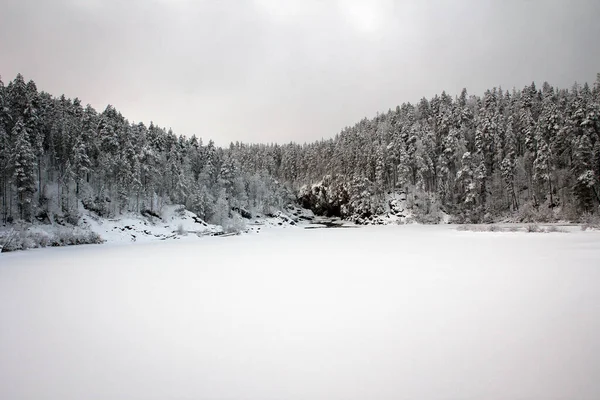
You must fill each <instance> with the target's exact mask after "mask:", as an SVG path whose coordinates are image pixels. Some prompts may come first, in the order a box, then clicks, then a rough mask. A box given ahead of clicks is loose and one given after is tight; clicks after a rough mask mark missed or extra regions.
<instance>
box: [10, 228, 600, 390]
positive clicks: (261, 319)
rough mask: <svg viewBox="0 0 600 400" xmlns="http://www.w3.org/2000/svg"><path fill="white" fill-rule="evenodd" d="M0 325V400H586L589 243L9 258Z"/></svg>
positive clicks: (140, 247)
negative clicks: (575, 399) (416, 399)
mask: <svg viewBox="0 0 600 400" xmlns="http://www.w3.org/2000/svg"><path fill="white" fill-rule="evenodd" d="M0 321H1V324H0V355H1V356H0V398H2V399H61V400H70V399H82V398H95V399H166V398H168V399H217V398H218V399H261V400H262V399H367V398H372V399H375V398H376V399H415V398H418V399H456V398H461V399H479V398H485V399H516V398H544V399H564V398H577V399H597V398H600V383H599V382H598V379H597V377H598V376H600V232H580V231H572V232H570V233H568V234H561V233H551V234H532V233H524V232H517V233H507V232H485V233H476V232H458V231H456V230H455V227H451V226H421V225H405V226H377V227H361V228H356V229H312V230H304V229H264V230H263V231H262V232H261V234H260V235H243V236H235V237H227V238H220V237H205V238H203V239H202V240H191V239H190V240H186V239H185V238H184V239H183V240H178V241H158V242H151V243H150V242H148V243H139V242H138V243H134V244H131V245H128V246H118V245H116V244H105V245H89V246H88V245H85V246H76V247H69V248H51V249H43V250H30V251H26V252H16V253H8V254H3V255H2V256H1V257H0Z"/></svg>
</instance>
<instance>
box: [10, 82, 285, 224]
mask: <svg viewBox="0 0 600 400" xmlns="http://www.w3.org/2000/svg"><path fill="white" fill-rule="evenodd" d="M242 161H243V160H241V159H236V158H235V157H234V156H233V153H232V152H230V151H229V150H227V149H222V148H219V147H216V146H215V145H214V143H213V142H212V141H210V142H208V143H207V144H206V145H205V144H203V143H202V140H201V139H198V138H196V137H195V136H193V137H191V138H185V137H183V136H176V135H175V134H174V133H173V132H171V131H170V130H168V131H167V130H165V129H163V128H160V127H157V126H155V125H154V124H152V123H151V124H150V125H149V126H145V125H144V124H142V123H139V124H133V123H129V122H128V121H127V120H126V119H125V118H124V117H123V116H122V115H121V114H120V113H119V112H117V110H115V109H114V107H112V106H110V105H109V106H108V107H107V108H106V109H105V110H104V111H103V112H102V113H98V112H96V110H94V109H93V108H92V107H91V106H89V105H88V106H86V107H83V106H82V104H81V102H80V101H79V100H78V99H74V100H71V99H67V98H65V97H64V96H62V97H59V98H55V97H52V96H51V95H50V94H48V93H44V92H38V90H37V88H36V85H35V83H34V82H33V81H29V82H27V83H26V82H25V80H24V79H23V76H21V75H18V76H17V77H16V78H15V79H14V80H13V81H12V82H10V83H8V84H7V85H6V86H5V85H4V84H3V83H2V82H1V81H0V199H1V202H0V213H1V217H2V220H3V222H4V223H6V222H12V221H15V220H25V221H32V220H33V219H35V218H37V219H39V220H40V221H47V220H49V219H51V218H52V217H53V216H55V215H56V214H59V215H61V216H63V217H71V218H72V219H75V220H76V219H77V216H78V215H79V212H78V208H79V205H80V204H82V206H83V207H85V208H87V209H89V210H92V211H95V212H96V213H97V214H99V215H101V216H105V217H114V216H118V215H119V214H122V213H124V212H143V211H146V210H147V211H150V212H156V211H158V210H159V209H160V207H161V206H162V205H163V204H165V203H173V204H183V205H185V206H186V207H187V208H188V209H190V210H192V211H194V212H196V213H198V215H199V216H201V217H202V218H204V219H206V220H208V221H211V222H215V223H218V224H223V223H224V221H225V220H226V219H227V218H229V217H231V216H232V210H233V209H239V210H246V211H247V210H252V211H255V210H256V211H257V212H261V213H262V212H270V211H272V210H274V209H280V208H281V207H283V206H284V205H285V203H286V202H289V201H290V199H292V198H293V196H292V195H291V193H290V192H289V191H288V190H286V189H285V187H284V186H283V185H281V184H280V183H279V182H278V181H276V180H275V179H274V178H273V176H275V175H276V172H275V170H274V168H275V166H273V165H266V164H265V165H263V166H262V167H259V168H257V167H253V168H244V164H243V162H242ZM238 214H239V213H238Z"/></svg>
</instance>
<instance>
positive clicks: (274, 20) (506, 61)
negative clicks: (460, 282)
mask: <svg viewBox="0 0 600 400" xmlns="http://www.w3.org/2000/svg"><path fill="white" fill-rule="evenodd" d="M599 15H600V1H598V0H570V1H569V0H562V1H561V0H495V1H493V0H462V1H461V0H447V1H446V0H397V1H392V0H337V1H336V0H330V1H326V0H322V1H318V0H302V1H300V0H298V1H283V0H235V1H234V0H229V1H217V0H211V1H209V0H196V1H193V0H154V1H150V0H148V1H142V0H133V1H125V0H2V5H1V7H0V75H1V76H2V78H3V80H4V81H5V82H7V81H9V80H11V79H13V78H14V76H15V75H16V74H17V72H21V73H22V74H23V75H24V76H25V78H26V79H33V80H34V81H35V82H36V83H37V85H38V89H40V90H45V91H48V92H50V93H52V94H54V95H60V94H62V93H64V94H65V95H67V96H68V97H79V98H80V99H81V100H82V101H83V102H84V103H90V104H92V105H93V106H94V107H95V108H96V109H98V110H99V111H101V110H103V109H104V108H105V107H106V105H107V104H112V105H114V106H115V107H116V108H117V109H118V110H120V111H121V112H122V113H123V115H125V117H127V118H128V119H129V120H130V121H136V122H138V121H143V122H145V123H148V122H149V121H151V120H152V121H154V122H155V123H157V124H158V125H160V126H165V127H172V128H173V130H174V132H175V133H177V134H184V135H192V134H196V135H197V136H200V137H202V138H204V140H205V141H206V140H207V139H209V138H212V139H213V140H215V142H216V143H217V144H221V145H225V144H227V143H229V142H230V141H235V140H240V141H243V142H272V141H274V142H280V143H282V142H287V141H290V140H294V141H299V142H304V141H312V140H315V139H320V138H322V137H324V138H328V137H332V136H333V135H335V134H336V133H337V132H339V131H340V130H341V129H342V128H343V127H344V126H347V125H352V124H354V123H355V122H357V121H358V120H360V119H361V118H362V117H365V116H368V117H373V116H374V115H375V114H376V113H377V111H385V110H387V109H389V108H393V107H395V106H396V105H397V104H401V103H403V102H407V101H410V102H415V101H418V100H419V99H420V98H421V97H423V96H426V97H431V96H433V95H434V94H436V93H440V92H441V91H442V90H446V91H447V92H448V93H450V94H452V95H456V94H458V93H459V92H460V90H461V89H462V88H463V87H466V88H467V89H468V90H469V92H470V93H473V94H481V93H482V92H483V91H484V90H485V89H487V88H490V87H493V86H498V85H501V86H502V87H503V88H504V89H510V88H512V87H513V86H516V87H519V88H520V87H522V86H524V85H525V84H528V83H531V82H532V81H536V82H540V83H541V82H543V81H545V80H546V81H549V82H550V83H551V84H553V85H555V86H560V87H570V86H571V85H572V83H573V82H575V81H578V82H585V81H588V82H590V83H592V82H593V81H594V80H595V77H596V73H597V72H600V45H599V44H598V38H600V24H599V23H598V16H599Z"/></svg>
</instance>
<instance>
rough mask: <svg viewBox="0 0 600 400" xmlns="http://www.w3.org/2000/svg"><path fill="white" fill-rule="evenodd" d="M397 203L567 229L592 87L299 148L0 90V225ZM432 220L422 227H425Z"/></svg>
mask: <svg viewBox="0 0 600 400" xmlns="http://www.w3.org/2000/svg"><path fill="white" fill-rule="evenodd" d="M393 192H404V193H407V194H408V195H409V197H411V198H412V199H415V198H418V199H420V200H419V201H418V202H417V201H415V202H414V204H412V205H413V206H414V208H415V214H416V215H418V216H420V218H421V220H422V221H424V222H437V216H436V214H435V212H436V211H437V210H443V211H444V212H446V213H448V214H450V215H451V216H452V218H453V220H454V221H455V222H492V221H495V220H500V219H510V218H513V219H518V220H540V221H542V220H555V219H566V220H571V221H575V220H578V219H580V218H581V217H582V216H584V215H586V214H590V213H598V205H599V204H600V74H598V77H597V80H596V82H595V83H594V85H593V87H591V88H590V86H589V85H588V84H584V85H583V86H581V85H577V84H575V85H574V86H573V87H572V88H571V89H570V90H568V89H557V88H554V87H552V86H551V85H550V84H548V83H544V84H543V85H542V87H541V88H537V87H536V85H535V84H532V85H530V86H526V87H524V88H523V89H522V90H512V91H503V90H502V89H500V88H493V89H490V90H487V91H486V92H485V93H484V94H483V96H482V97H479V96H474V95H468V94H467V91H466V89H463V91H462V93H461V94H460V95H459V96H458V97H455V98H453V97H452V96H450V95H448V94H446V93H445V92H442V93H441V94H440V95H436V96H435V97H434V98H432V99H430V100H427V99H425V98H423V99H422V100H421V101H420V102H418V104H410V103H405V104H403V105H401V106H398V107H396V109H394V110H389V111H388V112H386V113H382V114H379V115H377V116H376V117H375V118H372V119H363V120H362V121H360V122H358V123H357V124H356V125H354V126H352V127H348V128H345V129H344V130H343V131H342V132H341V133H339V134H337V135H336V136H335V137H334V138H332V139H329V140H322V141H318V142H314V143H310V144H296V143H289V144H283V145H279V144H243V143H239V142H236V143H232V144H231V145H230V146H229V148H219V147H216V146H215V145H214V143H213V142H212V141H209V142H208V143H207V144H204V143H203V141H202V140H201V139H198V138H197V137H196V136H192V137H189V138H186V137H184V136H176V135H175V134H174V133H173V132H172V131H171V130H165V129H163V128H160V127H158V126H156V125H154V124H153V123H150V125H149V126H146V125H144V124H142V123H137V124H133V123H130V122H129V121H128V120H127V119H125V117H123V116H122V115H121V114H120V113H119V112H118V111H117V110H115V108H114V107H112V106H110V105H109V106H108V107H107V108H106V109H105V110H104V111H103V112H101V113H98V112H97V111H96V110H94V109H93V108H92V107H91V106H89V105H88V106H85V107H84V106H83V105H82V104H81V102H80V100H78V99H73V100H71V99H67V98H65V97H64V96H61V97H53V96H52V95H50V94H48V93H45V92H39V91H38V90H37V87H36V85H35V83H34V82H33V81H29V82H26V81H25V80H24V78H23V76H21V75H20V74H19V75H17V77H16V78H15V79H14V80H13V81H11V82H9V83H8V84H7V85H4V84H3V83H2V81H1V80H0V213H1V218H2V221H3V222H4V223H10V222H14V221H17V220H23V221H33V220H34V219H38V220H40V221H49V220H50V217H49V216H51V215H52V214H56V213H60V214H63V215H65V216H70V217H71V218H72V220H74V221H76V220H77V215H78V209H79V206H80V205H81V206H83V207H85V208H86V209H88V210H91V211H93V212H95V213H97V214H98V215H100V216H105V217H109V216H110V217H115V216H118V215H120V214H122V213H124V212H145V211H150V212H153V211H155V210H159V209H160V207H161V206H162V205H164V204H166V203H172V204H182V205H185V206H186V208H188V209H189V210H191V211H193V212H195V213H197V214H198V215H199V216H200V217H201V218H203V219H205V220H207V221H210V222H214V223H219V224H222V223H223V221H225V220H226V219H227V218H230V217H231V215H232V213H233V212H236V211H237V212H240V210H252V211H257V212H264V213H269V212H272V211H273V210H277V209H281V208H283V207H284V206H285V205H286V204H287V203H289V202H291V201H296V200H298V199H300V200H301V201H302V202H303V203H304V205H305V206H307V207H310V208H312V209H313V210H315V211H316V212H318V213H326V214H334V215H339V216H341V217H343V218H348V219H358V218H360V219H361V220H362V218H365V217H368V216H372V215H378V214H381V213H383V212H384V211H385V207H386V202H387V201H388V195H389V194H390V193H393ZM428 216H430V217H431V218H428Z"/></svg>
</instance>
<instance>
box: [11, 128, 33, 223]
mask: <svg viewBox="0 0 600 400" xmlns="http://www.w3.org/2000/svg"><path fill="white" fill-rule="evenodd" d="M12 135H13V137H14V138H15V146H14V154H13V165H14V173H13V176H14V179H15V184H16V186H17V193H18V197H19V200H18V205H19V216H20V218H21V219H23V220H26V221H29V220H31V212H32V200H33V195H34V193H35V190H36V189H35V176H34V173H35V172H34V171H35V154H34V151H33V148H32V146H31V143H30V141H29V134H28V133H27V129H25V125H24V124H23V120H22V119H21V118H19V120H18V121H17V123H16V124H15V126H14V127H13V131H12Z"/></svg>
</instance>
